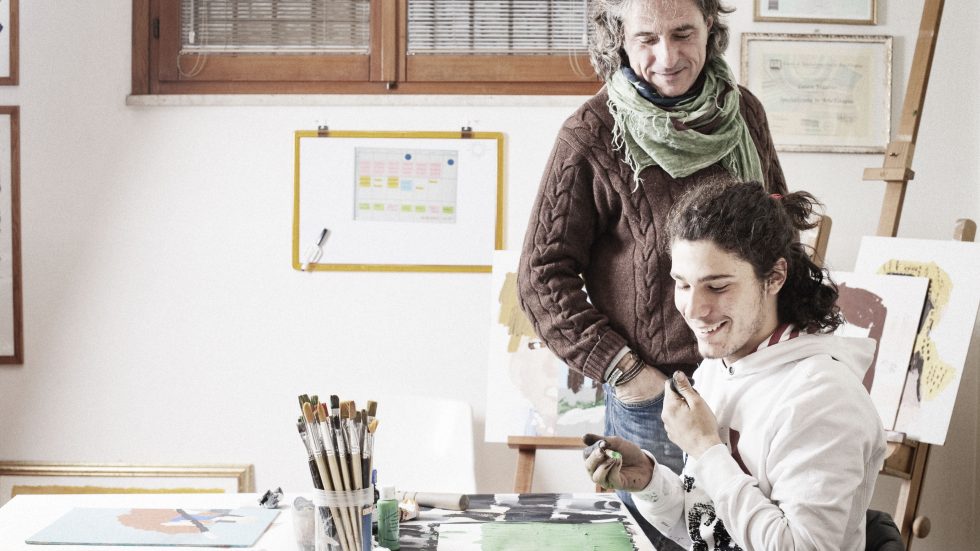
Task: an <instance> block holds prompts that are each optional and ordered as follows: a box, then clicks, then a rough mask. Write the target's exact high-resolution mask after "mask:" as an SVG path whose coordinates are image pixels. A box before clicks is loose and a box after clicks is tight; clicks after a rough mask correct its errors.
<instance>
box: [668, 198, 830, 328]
mask: <svg viewBox="0 0 980 551" xmlns="http://www.w3.org/2000/svg"><path fill="white" fill-rule="evenodd" d="M818 206H821V205H820V203H819V202H818V201H817V200H816V198H814V197H813V195H811V194H809V193H807V192H805V191H797V192H793V193H790V194H787V195H777V194H769V193H768V192H766V191H765V190H764V189H763V188H762V184H760V183H758V182H748V183H738V182H734V181H730V180H725V181H716V182H710V183H706V184H704V185H701V186H698V187H696V188H694V189H692V190H691V191H689V192H688V193H686V194H685V195H684V196H683V197H682V198H681V199H680V200H679V201H678V202H677V203H676V204H675V205H674V208H673V210H671V212H670V215H669V217H668V219H667V235H666V236H665V237H666V238H667V243H666V245H667V247H669V246H670V244H671V243H673V242H674V241H676V240H685V241H702V240H711V241H713V242H714V243H715V244H716V245H717V246H718V247H720V248H721V249H723V250H725V251H728V252H730V253H734V254H735V255H737V256H738V257H739V258H741V259H742V260H744V261H746V262H748V263H749V264H751V265H752V268H753V270H754V271H755V275H756V277H758V278H759V280H760V281H761V280H764V279H766V278H767V277H769V275H770V274H771V272H772V268H773V265H774V264H775V263H776V261H778V260H779V259H780V258H785V259H786V264H787V273H786V283H785V284H784V285H783V288H782V289H781V290H780V291H779V297H778V307H777V312H778V315H779V321H780V322H781V323H792V324H794V325H796V326H797V327H799V328H801V329H807V330H810V331H814V330H822V331H833V330H834V329H836V328H837V326H839V325H840V324H841V323H843V318H842V317H841V315H840V311H839V309H838V308H837V305H836V302H837V286H836V285H835V284H834V282H833V281H831V279H830V276H829V275H828V274H827V272H826V270H823V269H821V268H820V267H819V266H817V265H816V264H814V262H813V261H812V260H810V255H809V254H807V250H806V246H804V245H803V244H802V243H800V241H799V233H800V231H802V230H807V229H810V228H813V227H814V226H815V223H814V222H811V218H812V215H813V212H814V208H815V207H818Z"/></svg>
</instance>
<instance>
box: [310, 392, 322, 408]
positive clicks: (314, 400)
mask: <svg viewBox="0 0 980 551" xmlns="http://www.w3.org/2000/svg"><path fill="white" fill-rule="evenodd" d="M319 403H320V397H319V396H317V395H316V394H313V395H311V396H310V404H311V405H312V406H313V409H316V405H317V404H319Z"/></svg>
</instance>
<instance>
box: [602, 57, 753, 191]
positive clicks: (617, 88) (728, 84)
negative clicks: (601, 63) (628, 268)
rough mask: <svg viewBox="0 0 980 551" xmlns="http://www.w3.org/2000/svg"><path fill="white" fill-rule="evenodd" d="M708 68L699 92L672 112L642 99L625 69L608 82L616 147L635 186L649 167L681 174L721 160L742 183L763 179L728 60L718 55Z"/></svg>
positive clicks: (675, 175)
mask: <svg viewBox="0 0 980 551" xmlns="http://www.w3.org/2000/svg"><path fill="white" fill-rule="evenodd" d="M704 71H705V79H704V87H703V88H702V90H701V93H700V94H698V95H697V96H696V97H693V98H691V99H688V100H685V101H683V102H681V103H679V104H677V105H676V106H675V107H674V108H673V109H672V110H670V111H667V110H664V109H661V108H659V107H657V106H656V105H654V104H653V103H651V102H650V101H648V100H646V99H645V98H643V97H642V96H641V95H640V94H639V92H637V91H636V88H634V87H633V84H631V83H630V81H629V79H627V78H626V76H624V75H623V73H622V71H617V72H616V73H615V74H613V76H612V78H611V79H609V80H608V81H607V82H606V89H607V90H608V92H609V103H608V105H609V111H610V113H612V116H613V119H614V120H615V126H614V127H613V147H615V148H616V149H620V148H623V153H624V156H625V159H624V160H625V161H626V163H627V164H628V165H629V166H630V168H632V169H633V178H634V181H635V182H636V184H637V185H639V183H640V172H641V171H642V170H643V169H644V168H646V167H648V166H652V165H657V166H660V167H661V168H663V169H664V170H665V171H666V172H667V174H670V175H671V177H673V178H682V177H684V176H689V175H691V174H693V173H695V172H697V171H699V170H701V169H703V168H705V167H708V166H711V165H713V164H715V163H717V162H718V161H721V162H722V165H723V166H724V167H725V168H726V169H727V170H728V172H729V173H730V174H731V175H732V176H734V177H735V178H737V179H739V180H741V181H743V182H747V181H756V182H762V181H763V176H762V163H761V161H760V160H759V152H758V151H756V149H755V143H754V142H753V141H752V136H750V135H749V128H748V126H746V124H745V119H743V118H742V115H741V113H740V112H739V95H740V94H739V91H738V86H737V85H736V84H735V79H734V77H733V76H732V73H731V70H730V69H729V68H728V64H727V63H725V60H723V59H722V58H721V57H715V58H714V59H713V60H712V61H709V62H708V64H707V65H705V68H704ZM719 98H721V105H719V101H718V100H719ZM705 127H707V129H705ZM699 129H705V130H701V131H699ZM702 132H708V133H702Z"/></svg>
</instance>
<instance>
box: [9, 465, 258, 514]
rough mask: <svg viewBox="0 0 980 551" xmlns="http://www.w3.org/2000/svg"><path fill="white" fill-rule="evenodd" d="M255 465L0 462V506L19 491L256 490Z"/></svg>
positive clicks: (245, 491) (190, 491)
mask: <svg viewBox="0 0 980 551" xmlns="http://www.w3.org/2000/svg"><path fill="white" fill-rule="evenodd" d="M254 491H255V467H254V466H253V465H251V464H227V465H225V464H221V465H216V464H206V465H205V464H202V465H139V464H133V463H61V462H53V461H0V506H2V505H3V504H4V503H6V502H7V501H8V500H10V499H12V498H13V497H14V496H15V495H18V494H37V493H48V494H51V493H55V494H78V493H83V494H93V493H95V494H108V493H222V492H224V493H250V492H254Z"/></svg>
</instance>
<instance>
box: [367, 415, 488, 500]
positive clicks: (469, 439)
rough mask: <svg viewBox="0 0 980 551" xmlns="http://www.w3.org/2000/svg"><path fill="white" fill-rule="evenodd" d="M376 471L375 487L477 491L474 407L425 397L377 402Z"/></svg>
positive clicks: (419, 490) (411, 490) (453, 491)
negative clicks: (474, 459)
mask: <svg viewBox="0 0 980 551" xmlns="http://www.w3.org/2000/svg"><path fill="white" fill-rule="evenodd" d="M374 467H375V468H376V469H377V470H378V486H379V487H381V486H395V489H396V490H398V491H407V492H446V493H462V494H471V493H475V492H476V475H475V470H474V463H473V410H472V408H471V407H470V405H469V404H468V403H466V402H463V401H460V400H450V399H445V398H431V397H428V396H426V397H422V396H415V397H412V396H399V397H391V398H385V397H381V398H379V399H378V430H377V432H376V433H375V435H374Z"/></svg>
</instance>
